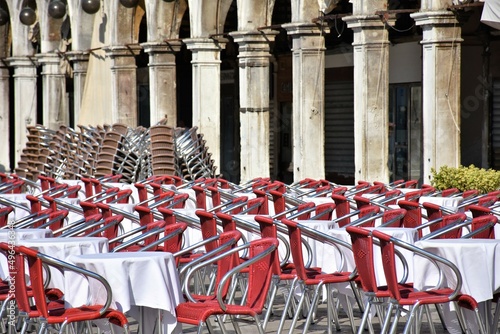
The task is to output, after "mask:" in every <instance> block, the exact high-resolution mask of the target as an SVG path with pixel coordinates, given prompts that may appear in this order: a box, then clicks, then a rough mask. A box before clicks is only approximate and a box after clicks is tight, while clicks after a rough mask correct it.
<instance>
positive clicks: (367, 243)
mask: <svg viewBox="0 0 500 334" xmlns="http://www.w3.org/2000/svg"><path fill="white" fill-rule="evenodd" d="M346 231H347V233H349V236H350V237H351V244H352V252H353V255H354V262H355V263H356V270H357V273H358V277H357V279H356V283H357V284H358V286H359V287H360V288H361V289H362V290H363V292H364V294H365V296H366V297H367V301H366V306H365V308H364V312H363V317H362V319H361V323H360V325H359V329H360V331H361V330H364V328H365V324H366V322H367V320H368V316H369V314H370V312H371V306H372V305H378V306H377V308H378V309H379V310H378V311H377V313H378V314H380V315H381V314H384V313H385V312H384V311H383V310H380V305H381V304H386V306H388V303H387V302H385V303H384V299H386V298H389V297H390V293H389V290H388V288H387V286H386V285H384V286H379V285H378V284H377V279H376V276H375V265H374V258H373V256H374V243H373V238H372V236H371V232H370V231H369V230H366V229H364V228H361V227H357V226H347V227H346ZM398 284H399V287H398V288H399V289H400V290H411V289H413V285H412V284H406V283H405V282H402V283H398ZM380 321H381V323H382V320H380ZM381 325H382V324H381ZM358 333H359V332H358Z"/></svg>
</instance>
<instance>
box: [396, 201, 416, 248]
mask: <svg viewBox="0 0 500 334" xmlns="http://www.w3.org/2000/svg"><path fill="white" fill-rule="evenodd" d="M398 205H399V207H400V208H402V209H405V210H406V214H405V217H404V218H403V227H407V228H416V227H418V226H420V225H422V210H421V208H420V205H419V204H418V202H414V201H406V200H400V201H399V202H398ZM418 234H419V235H418V237H419V239H420V238H421V237H422V230H418Z"/></svg>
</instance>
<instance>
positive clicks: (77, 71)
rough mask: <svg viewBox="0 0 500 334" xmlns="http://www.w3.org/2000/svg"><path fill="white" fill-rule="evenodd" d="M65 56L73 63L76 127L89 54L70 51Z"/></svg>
mask: <svg viewBox="0 0 500 334" xmlns="http://www.w3.org/2000/svg"><path fill="white" fill-rule="evenodd" d="M66 56H67V57H68V59H69V60H70V61H71V62H72V63H73V115H74V116H73V117H74V118H73V119H74V120H75V125H78V124H77V123H78V120H79V119H80V107H81V105H82V97H83V90H84V89H85V80H86V79H87V69H88V66H89V54H88V53H87V52H82V51H70V52H66Z"/></svg>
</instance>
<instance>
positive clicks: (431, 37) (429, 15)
mask: <svg viewBox="0 0 500 334" xmlns="http://www.w3.org/2000/svg"><path fill="white" fill-rule="evenodd" d="M410 16H411V17H412V18H413V19H414V20H415V24H416V25H418V26H422V27H423V29H422V30H423V37H422V41H421V42H420V44H422V45H426V44H438V43H439V44H441V45H446V44H450V45H453V44H456V43H461V42H462V41H463V39H462V38H461V27H460V23H459V22H458V20H457V18H456V16H455V14H453V13H452V12H449V11H429V12H421V13H420V12H419V13H413V14H410Z"/></svg>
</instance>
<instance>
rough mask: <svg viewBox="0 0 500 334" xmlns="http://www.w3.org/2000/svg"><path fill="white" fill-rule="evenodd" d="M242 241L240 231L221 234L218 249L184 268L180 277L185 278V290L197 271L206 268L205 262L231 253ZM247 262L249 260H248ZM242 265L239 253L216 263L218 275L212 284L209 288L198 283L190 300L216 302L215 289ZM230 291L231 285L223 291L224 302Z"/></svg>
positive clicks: (222, 258) (190, 294)
mask: <svg viewBox="0 0 500 334" xmlns="http://www.w3.org/2000/svg"><path fill="white" fill-rule="evenodd" d="M240 240H241V232H240V231H236V230H234V231H227V232H223V233H221V234H220V235H219V238H218V240H217V242H216V244H217V247H216V248H214V249H213V250H212V251H210V252H209V253H206V254H205V255H203V256H201V257H199V258H197V259H194V260H193V261H191V262H190V263H188V264H186V265H185V266H184V267H182V269H181V271H180V276H181V277H184V276H185V277H184V284H183V288H185V287H186V286H187V284H186V283H188V284H189V280H190V279H191V276H193V275H194V274H195V272H196V274H198V273H197V271H198V270H199V268H200V267H206V264H205V263H204V261H206V260H207V259H210V258H213V257H215V256H217V255H220V254H223V253H225V252H228V251H230V250H231V249H233V248H235V246H236V244H237V243H238V242H239V241H240ZM174 254H175V253H174ZM246 260H248V258H247V259H246ZM241 263H243V262H240V257H239V254H238V253H233V254H232V255H231V256H229V257H221V258H220V259H219V260H218V261H217V262H216V263H214V265H215V267H216V268H217V273H216V275H215V278H214V280H213V281H211V282H210V284H209V286H208V287H200V285H202V284H200V282H197V289H196V291H195V292H194V293H188V296H189V297H188V298H189V300H191V301H194V302H206V301H210V300H212V301H214V300H215V299H216V296H215V295H214V294H212V293H211V292H212V289H213V287H217V286H219V285H220V282H221V280H222V278H223V277H224V276H225V275H226V274H227V272H229V271H230V270H231V269H233V268H234V267H236V266H237V265H239V264H241ZM246 273H247V274H248V270H246ZM233 279H234V278H233ZM185 281H187V282H185ZM228 291H229V284H227V285H226V286H225V287H224V289H223V290H222V295H221V297H222V298H223V299H224V300H225V299H226V295H227V293H228ZM201 293H203V294H201Z"/></svg>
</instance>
